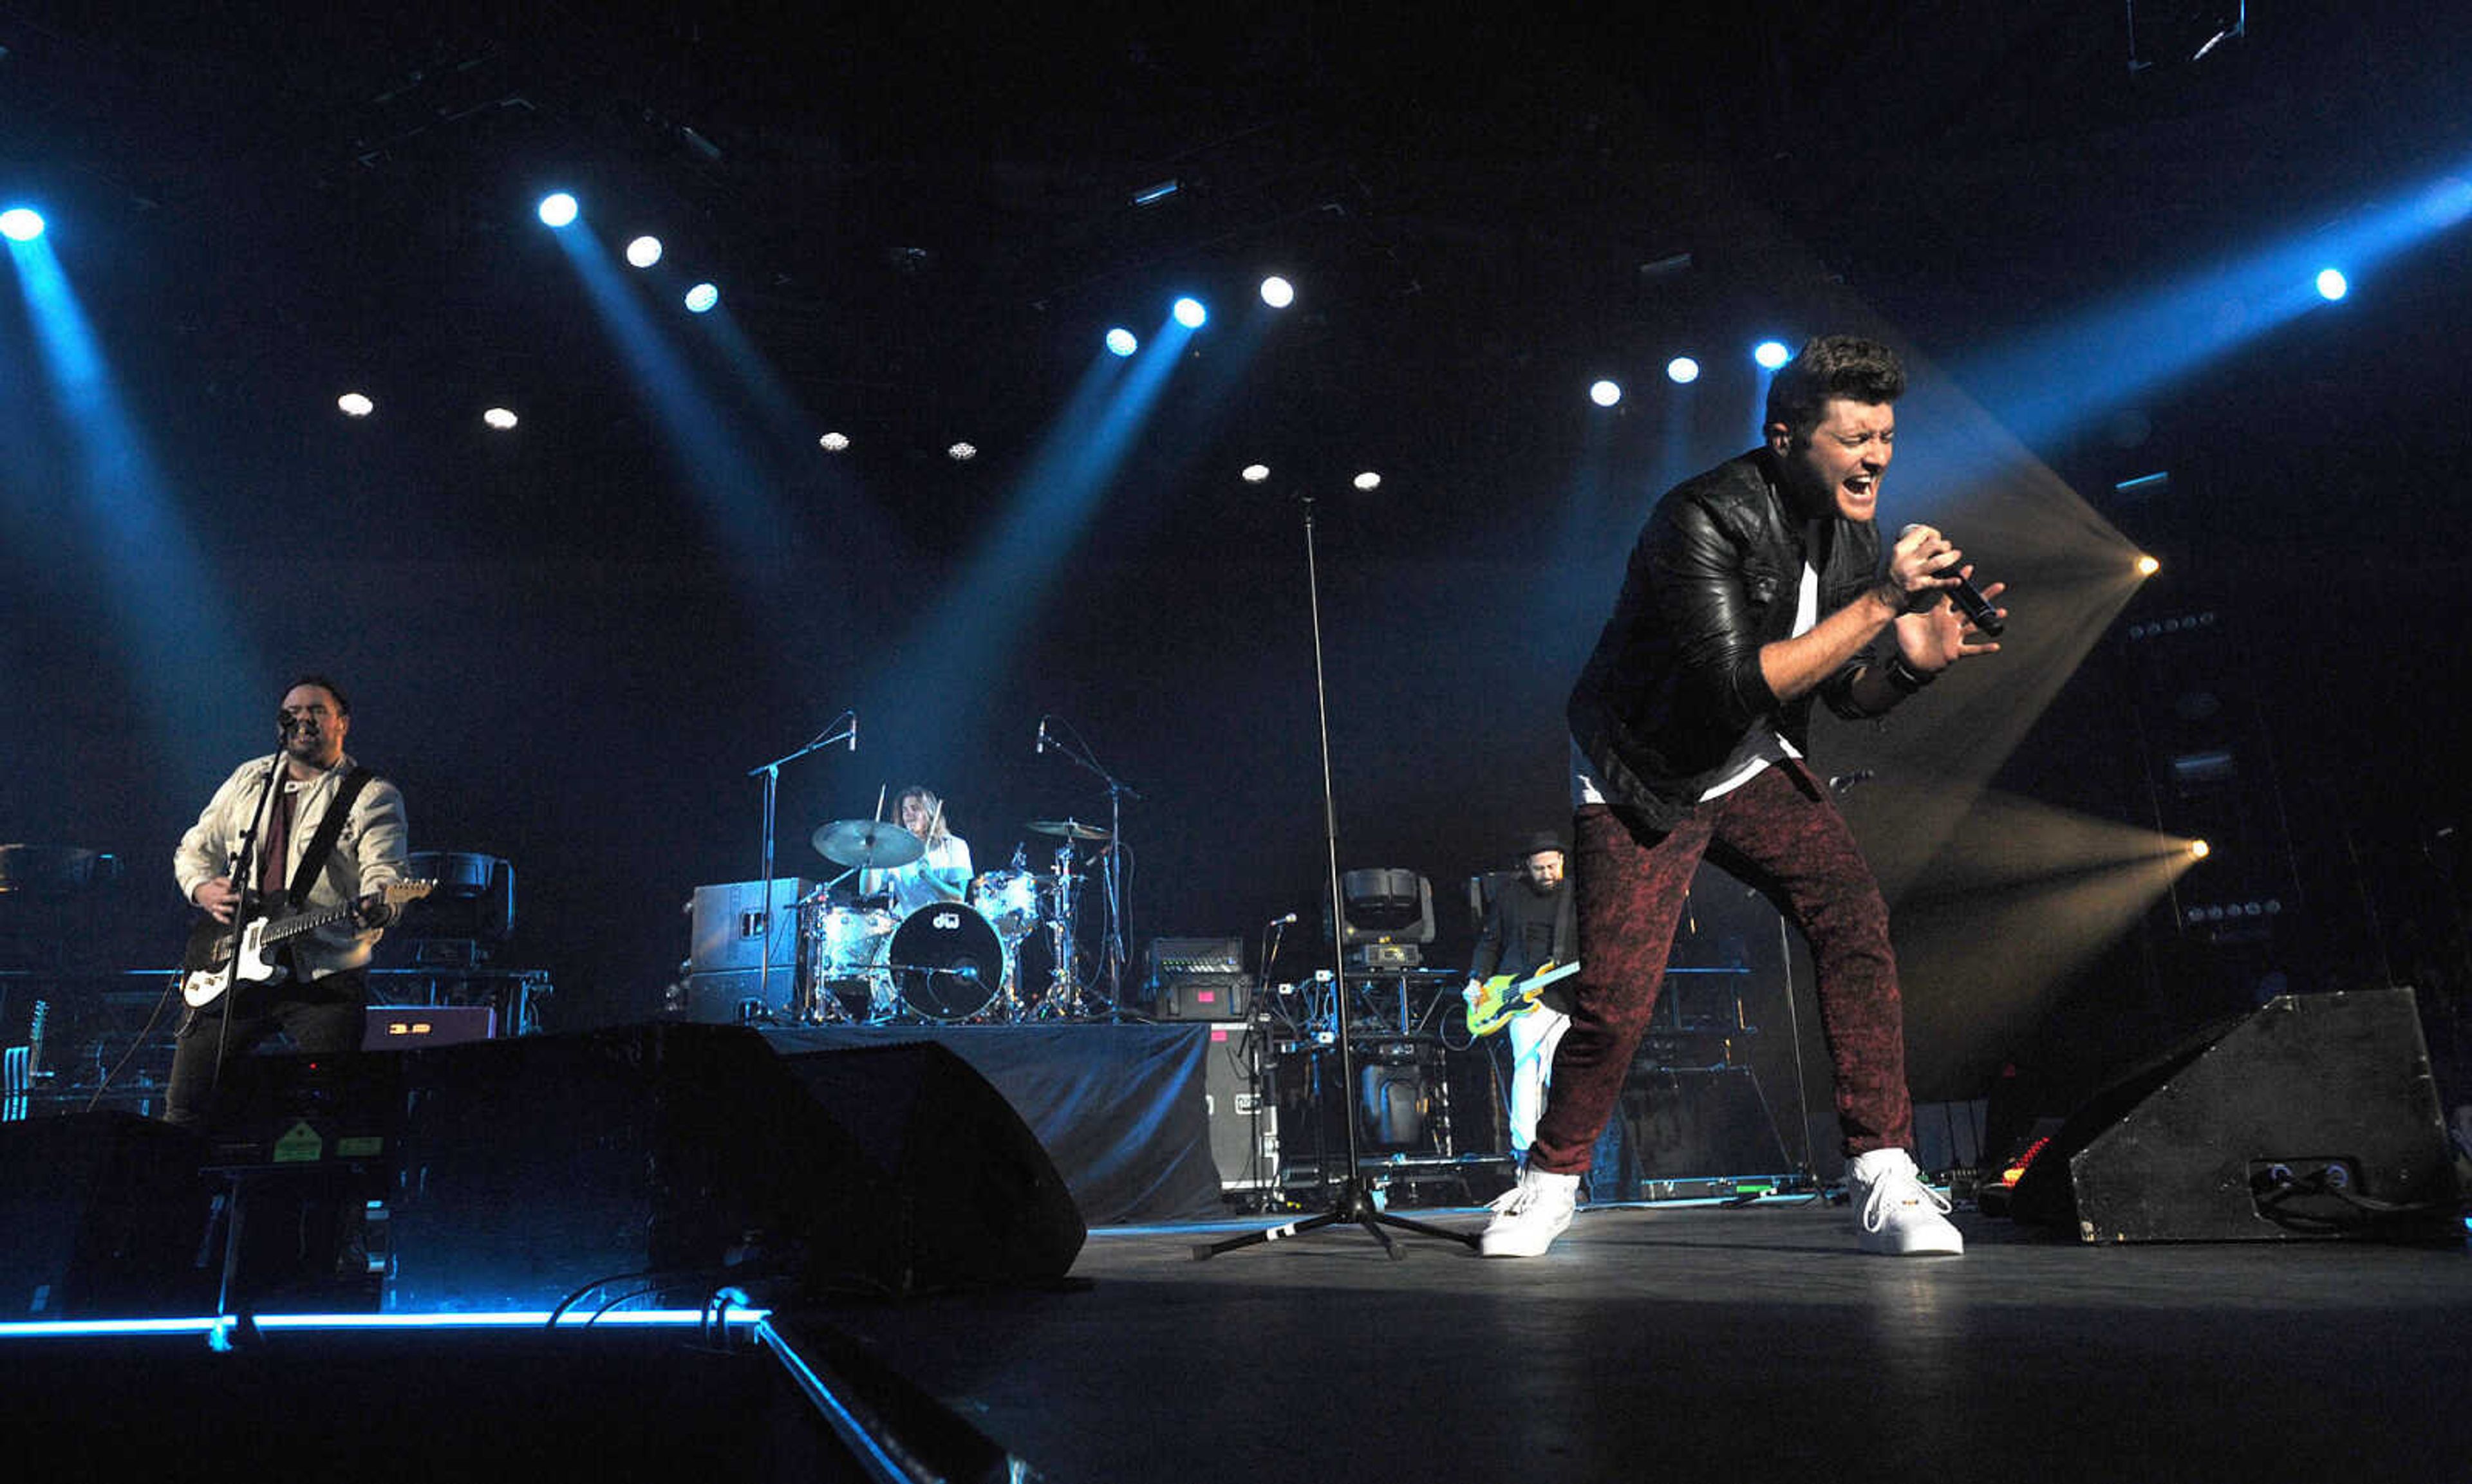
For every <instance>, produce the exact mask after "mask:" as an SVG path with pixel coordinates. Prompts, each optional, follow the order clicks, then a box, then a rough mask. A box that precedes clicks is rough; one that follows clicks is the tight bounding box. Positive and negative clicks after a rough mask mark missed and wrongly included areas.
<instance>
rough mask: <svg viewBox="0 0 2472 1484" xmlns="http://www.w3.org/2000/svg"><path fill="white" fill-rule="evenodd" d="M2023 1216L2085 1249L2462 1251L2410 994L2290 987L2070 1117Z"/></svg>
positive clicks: (2025, 1198) (2450, 1168)
mask: <svg viewBox="0 0 2472 1484" xmlns="http://www.w3.org/2000/svg"><path fill="white" fill-rule="evenodd" d="M2012 1210H2013V1211H2014V1213H2015V1214H2016V1215H2017V1217H2018V1218H2019V1219H2020V1220H2026V1221H2042V1222H2047V1223H2050V1224H2053V1225H2059V1226H2064V1227H2067V1228H2068V1229H2070V1230H2072V1231H2074V1232H2075V1233H2076V1234H2077V1236H2078V1237H2079V1238H2080V1240H2082V1241H2088V1242H2138V1241H2226V1240H2260V1239H2268V1240H2280V1239H2286V1238H2293V1237H2341V1236H2381V1237H2394V1238H2398V1239H2407V1240H2411V1239H2424V1238H2426V1239H2438V1238H2442V1239H2447V1240H2456V1241H2460V1239H2461V1237H2462V1230H2461V1228H2460V1225H2458V1223H2457V1215H2458V1194H2457V1190H2456V1180H2455V1168H2454V1164H2453V1161H2452V1158H2451V1156H2450V1153H2449V1151H2448V1148H2447V1139H2446V1127H2445V1123H2444V1120H2443V1118H2442V1116H2441V1114H2440V1112H2439V1109H2438V1101H2437V1089H2436V1082H2435V1081H2434V1080H2433V1078H2432V1077H2431V1074H2430V1065H2429V1052H2428V1049H2427V1047H2426V1044H2425V1043H2424V1042H2423V1041H2422V1039H2421V1034H2420V1018H2419V1015H2418V1013H2417V1011H2416V1010H2415V1009H2414V1007H2413V995H2412V991H2411V990H2409V989H2383V990H2369V991H2364V992H2358V993H2351V994H2330V995H2284V996H2279V997H2277V998H2276V999H2273V1000H2270V1001H2267V1003H2266V1004H2265V1005H2264V1006H2263V1007H2261V1008H2260V1009H2258V1010H2257V1011H2256V1012H2255V1013H2253V1014H2251V1015H2249V1016H2247V1017H2246V1018H2245V1019H2243V1020H2240V1021H2237V1022H2234V1023H2231V1024H2230V1025H2228V1026H2227V1027H2226V1026H2220V1025H2219V1026H2217V1027H2215V1028H2213V1029H2210V1030H2208V1031H2206V1032H2203V1033H2201V1034H2199V1035H2198V1036H2196V1037H2194V1038H2192V1039H2191V1040H2189V1041H2187V1042H2184V1043H2182V1044H2181V1045H2180V1046H2178V1047H2176V1048H2174V1049H2173V1050H2171V1051H2170V1052H2168V1053H2166V1054H2165V1055H2164V1056H2162V1057H2161V1058H2159V1059H2158V1060H2156V1061H2154V1062H2151V1063H2149V1064H2148V1065H2147V1066H2145V1067H2142V1068H2140V1069H2139V1070H2137V1071H2136V1072H2131V1073H2129V1074H2128V1075H2127V1076H2126V1077H2123V1078H2121V1079H2120V1080H2118V1081H2116V1082H2114V1083H2112V1084H2111V1085H2110V1086H2109V1087H2106V1088H2104V1090H2103V1091H2101V1092H2099V1093H2097V1094H2096V1095H2094V1096H2093V1097H2092V1098H2091V1099H2089V1100H2088V1101H2087V1102H2086V1103H2085V1105H2084V1106H2082V1107H2080V1109H2079V1110H2078V1111H2077V1112H2075V1113H2073V1114H2071V1115H2070V1116H2069V1118H2068V1119H2067V1121H2066V1122H2065V1123H2063V1124H2062V1125H2061V1127H2060V1130H2059V1132H2058V1133H2056V1134H2055V1135H2054V1136H2053V1137H2052V1142H2051V1143H2050V1144H2048V1145H2046V1146H2045V1147H2044V1149H2043V1150H2042V1152H2041V1153H2040V1154H2038V1155H2037V1156H2036V1157H2035V1159H2034V1162H2033V1163H2032V1165H2030V1166H2027V1170H2026V1174H2025V1176H2024V1177H2023V1178H2021V1179H2020V1180H2019V1181H2018V1183H2017V1190H2016V1193H2015V1196H2014V1199H2013V1203H2012Z"/></svg>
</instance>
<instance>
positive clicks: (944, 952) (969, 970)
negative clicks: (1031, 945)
mask: <svg viewBox="0 0 2472 1484" xmlns="http://www.w3.org/2000/svg"><path fill="white" fill-rule="evenodd" d="M885 966H886V967H887V968H888V969H890V970H891V973H892V985H893V991H894V993H895V994H897V995H899V996H900V999H901V1004H902V1008H904V1009H905V1010H907V1011H909V1012H910V1013H911V1014H913V1015H915V1016H918V1017H919V1018H921V1019H923V1020H931V1021H966V1020H969V1019H971V1018H972V1017H974V1016H977V1015H980V1014H982V1013H984V1012H985V1011H986V1008H987V1007H988V1006H989V1005H990V1004H992V1003H993V1002H994V1001H995V998H996V995H997V993H998V991H999V990H1001V989H1002V987H1003V985H1004V970H1005V954H1004V940H1003V939H1001V938H999V937H997V936H996V930H995V926H994V925H993V924H991V923H989V922H988V921H987V920H986V918H985V917H983V916H981V915H980V914H979V913H978V911H977V910H976V909H974V908H972V907H968V906H966V905H964V904H963V903H960V902H939V903H937V904H936V905H935V906H933V907H920V908H919V909H918V910H916V911H915V912H913V913H911V914H910V915H909V916H908V917H905V918H903V919H902V921H901V926H900V927H899V928H898V929H896V930H894V931H893V934H892V948H891V952H890V953H889V954H886V955H885Z"/></svg>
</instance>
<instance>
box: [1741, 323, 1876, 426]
mask: <svg viewBox="0 0 2472 1484" xmlns="http://www.w3.org/2000/svg"><path fill="white" fill-rule="evenodd" d="M1905 394H1906V367H1905V365H1904V363H1902V362H1900V361H1899V360H1898V359H1897V353H1896V352H1895V351H1893V350H1890V348H1889V347H1888V346H1886V345H1883V344H1881V343H1880V342H1878V341H1866V340H1863V339H1861V338H1859V337H1856V336H1852V335H1822V336H1818V337H1817V338H1815V339H1814V340H1812V341H1810V342H1807V343H1806V344H1804V346H1803V347H1802V352H1801V354H1799V355H1797V356H1795V358H1794V359H1793V360H1791V361H1789V362H1787V363H1786V364H1785V365H1782V366H1780V367H1778V369H1777V373H1776V378H1775V379H1774V380H1773V381H1771V382H1770V383H1769V406H1768V419H1767V421H1766V422H1764V423H1762V424H1761V426H1762V427H1772V426H1774V425H1775V424H1777V423H1783V424H1785V425H1786V428H1787V430H1788V431H1789V432H1794V433H1801V432H1805V431H1807V430H1808V429H1810V428H1811V427H1812V426H1813V425H1814V424H1816V423H1818V421H1819V414H1820V411H1821V409H1822V408H1824V407H1825V406H1826V405H1827V403H1828V399H1829V398H1831V397H1843V398H1845V399H1846V400H1847V401H1849V402H1863V403H1867V404H1870V405H1872V406H1879V405H1882V404H1885V403H1890V402H1894V401H1895V400H1897V398H1899V397H1901V396H1904V395H1905Z"/></svg>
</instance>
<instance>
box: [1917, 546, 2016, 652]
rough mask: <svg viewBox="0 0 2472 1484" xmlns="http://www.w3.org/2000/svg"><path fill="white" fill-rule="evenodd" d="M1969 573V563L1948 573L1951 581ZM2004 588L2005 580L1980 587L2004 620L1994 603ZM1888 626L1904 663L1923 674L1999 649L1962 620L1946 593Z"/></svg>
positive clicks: (2006, 613)
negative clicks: (1890, 627)
mask: <svg viewBox="0 0 2472 1484" xmlns="http://www.w3.org/2000/svg"><path fill="white" fill-rule="evenodd" d="M1972 576H1974V568H1973V566H1972V564H1970V563H1969V564H1968V565H1966V566H1964V567H1961V568H1959V569H1958V570H1957V571H1956V572H1954V573H1951V574H1949V577H1951V579H1952V580H1954V579H1955V578H1957V577H1972ZM2008 590H2009V584H2008V583H2006V582H1994V583H1992V584H1991V585H1990V586H1989V587H1986V588H1985V589H1984V590H1983V596H1984V597H1985V599H1987V600H1989V601H1991V602H1992V604H1993V605H1994V606H1993V609H1992V611H1993V612H1995V613H1997V614H1998V615H1999V616H2000V617H2001V619H2002V620H2003V621H2004V622H2005V621H2006V620H2007V619H2008V617H2009V610H2008V609H2006V608H2002V607H1999V606H1998V603H1999V601H2000V595H2001V594H2002V593H2005V592H2007V591H2008ZM1891 626H1892V627H1893V628H1894V629H1895V630H1896V635H1897V652H1898V653H1900V654H1902V655H1904V656H1905V657H1906V663H1907V664H1909V665H1912V666H1913V668H1914V669H1916V670H1919V671H1925V672H1926V673H1929V672H1932V671H1942V670H1946V669H1947V668H1948V667H1949V666H1951V665H1954V664H1956V663H1957V662H1958V661H1959V660H1961V659H1964V658H1966V657H1967V656H1968V655H1974V654H1990V653H1993V652H1994V651H1996V650H1998V649H1999V648H2000V642H1999V641H1998V640H1996V639H1986V638H1985V637H1984V636H1983V633H1982V631H1981V630H1979V629H1977V628H1976V627H1975V626H1974V625H1973V624H1969V623H1967V622H1966V619H1965V615H1964V614H1962V613H1960V612H1959V611H1958V610H1957V604H1956V603H1955V602H1954V601H1951V600H1950V598H1949V597H1948V595H1947V594H1946V593H1942V594H1941V595H1940V600H1939V601H1937V602H1936V603H1933V604H1932V605H1931V607H1930V608H1929V609H1927V610H1925V611H1924V612H1921V613H1909V614H1907V615H1906V616H1904V617H1903V618H1900V619H1899V620H1897V621H1896V623H1895V624H1893V625H1891Z"/></svg>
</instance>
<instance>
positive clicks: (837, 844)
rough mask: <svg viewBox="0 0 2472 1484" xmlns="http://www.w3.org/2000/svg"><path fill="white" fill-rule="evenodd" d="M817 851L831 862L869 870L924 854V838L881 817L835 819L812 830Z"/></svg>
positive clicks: (906, 861) (906, 860) (925, 845)
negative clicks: (814, 830) (886, 821)
mask: <svg viewBox="0 0 2472 1484" xmlns="http://www.w3.org/2000/svg"><path fill="white" fill-rule="evenodd" d="M814 839H815V845H816V850H817V853H818V854H820V855H821V856H822V857H823V858H824V859H825V860H829V861H831V862H833V863H834V864H835V865H855V866H862V867H865V868H866V869H868V870H870V871H883V870H890V869H891V867H893V866H896V865H908V864H909V863H910V862H911V861H913V860H917V859H918V858H919V857H920V856H923V855H925V854H927V842H926V841H925V840H922V839H920V838H919V837H918V836H915V835H913V834H911V833H910V832H909V831H907V830H905V829H903V828H901V826H899V825H897V824H887V823H885V822H884V821H883V820H881V819H836V820H834V821H833V822H832V823H830V824H828V825H824V826H823V827H821V828H820V829H819V830H817V831H816V833H815V836H814Z"/></svg>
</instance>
